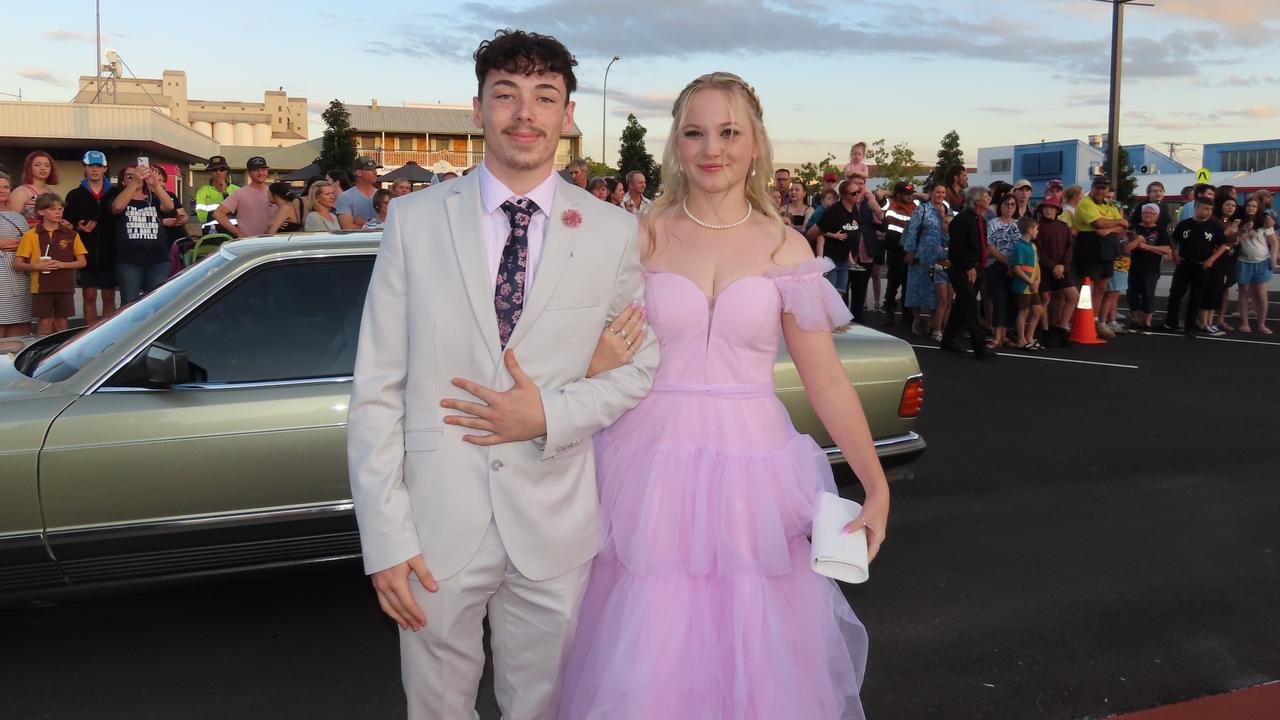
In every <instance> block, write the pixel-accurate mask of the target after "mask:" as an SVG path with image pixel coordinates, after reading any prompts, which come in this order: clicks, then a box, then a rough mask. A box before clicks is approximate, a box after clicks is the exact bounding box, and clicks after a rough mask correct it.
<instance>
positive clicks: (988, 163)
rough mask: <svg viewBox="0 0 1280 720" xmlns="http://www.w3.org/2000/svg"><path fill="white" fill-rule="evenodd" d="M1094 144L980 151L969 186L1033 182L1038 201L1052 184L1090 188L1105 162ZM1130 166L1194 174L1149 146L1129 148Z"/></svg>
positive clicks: (1096, 140) (1034, 145) (1043, 144)
mask: <svg viewBox="0 0 1280 720" xmlns="http://www.w3.org/2000/svg"><path fill="white" fill-rule="evenodd" d="M1090 141H1091V142H1088V143H1086V142H1084V141H1082V140H1055V141H1052V142H1038V143H1026V144H1023V145H1008V146H1005V147H998V148H981V149H979V150H978V163H977V171H978V172H977V173H975V174H974V175H972V176H971V177H970V178H969V184H970V185H973V184H975V183H976V184H980V185H990V184H991V183H992V182H994V181H996V180H1003V181H1005V182H1008V183H1012V182H1013V181H1014V180H1015V179H1021V178H1026V179H1028V180H1030V181H1031V185H1032V188H1033V194H1034V196H1035V197H1037V198H1039V197H1043V196H1044V188H1045V186H1046V185H1047V184H1048V183H1049V181H1050V180H1054V179H1060V180H1062V182H1063V183H1064V184H1066V185H1083V186H1085V187H1088V186H1089V182H1090V180H1091V179H1092V178H1093V176H1094V175H1096V174H1097V173H1098V172H1099V171H1100V168H1101V167H1102V163H1103V160H1104V157H1105V156H1104V152H1105V148H1104V147H1103V146H1102V142H1101V138H1100V137H1099V136H1096V135H1095V136H1093V137H1092V138H1090ZM1124 149H1125V150H1126V151H1127V152H1128V153H1129V163H1130V164H1131V165H1132V166H1133V171H1134V174H1135V175H1144V176H1145V175H1159V174H1177V173H1188V172H1195V171H1194V170H1192V169H1191V168H1188V167H1186V166H1185V165H1183V164H1182V163H1180V162H1178V161H1176V160H1174V159H1172V158H1170V157H1169V156H1168V155H1166V154H1164V153H1162V152H1160V151H1159V150H1157V149H1155V148H1153V147H1151V146H1150V145H1126V146H1124Z"/></svg>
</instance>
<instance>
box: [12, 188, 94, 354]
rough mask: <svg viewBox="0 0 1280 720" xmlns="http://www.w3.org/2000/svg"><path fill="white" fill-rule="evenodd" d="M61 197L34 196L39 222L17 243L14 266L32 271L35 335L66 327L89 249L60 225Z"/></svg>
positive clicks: (77, 237)
mask: <svg viewBox="0 0 1280 720" xmlns="http://www.w3.org/2000/svg"><path fill="white" fill-rule="evenodd" d="M62 209H63V203H62V198H61V197H60V196H59V195H58V194H57V193H41V194H40V195H38V196H37V197H36V204H35V213H36V215H37V216H38V217H39V220H40V222H39V224H37V225H36V226H35V227H34V228H32V229H30V230H28V231H27V233H26V234H25V235H23V236H22V240H21V241H20V242H19V243H18V249H17V251H16V253H15V255H14V258H13V269H14V270H18V271H26V272H30V273H31V312H32V314H33V315H35V316H36V320H37V321H38V322H37V325H36V334H37V335H40V336H44V335H48V334H49V333H51V332H54V331H58V330H66V329H67V320H68V319H69V318H70V317H71V316H72V315H74V314H75V311H76V302H75V293H76V270H78V269H80V268H82V267H84V266H85V259H86V258H87V256H88V255H89V251H87V250H85V247H84V243H83V242H81V240H80V236H79V235H77V234H76V232H75V231H73V230H69V229H67V228H65V227H63V225H62Z"/></svg>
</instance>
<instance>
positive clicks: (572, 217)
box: [560, 208, 582, 228]
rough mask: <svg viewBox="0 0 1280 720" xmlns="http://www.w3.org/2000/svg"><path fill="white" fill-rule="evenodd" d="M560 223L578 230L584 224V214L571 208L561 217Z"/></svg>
mask: <svg viewBox="0 0 1280 720" xmlns="http://www.w3.org/2000/svg"><path fill="white" fill-rule="evenodd" d="M560 222H562V223H564V226H565V227H567V228H576V227H578V226H579V225H581V224H582V213H580V212H578V211H577V210H575V209H573V208H569V209H568V210H565V211H564V214H562V215H561V216H560Z"/></svg>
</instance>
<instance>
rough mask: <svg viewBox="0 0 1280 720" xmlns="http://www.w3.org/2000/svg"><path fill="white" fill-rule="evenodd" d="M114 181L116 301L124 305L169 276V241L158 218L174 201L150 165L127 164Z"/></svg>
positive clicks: (168, 212) (165, 214) (169, 213)
mask: <svg viewBox="0 0 1280 720" xmlns="http://www.w3.org/2000/svg"><path fill="white" fill-rule="evenodd" d="M117 180H118V184H119V186H120V187H119V188H118V191H113V192H115V194H114V196H113V199H112V201H111V214H112V215H113V216H114V218H115V240H116V281H117V282H118V283H119V285H120V302H121V304H124V305H127V304H129V303H131V302H133V301H134V300H137V299H138V298H139V297H141V296H142V295H144V294H146V293H149V292H151V291H152V290H155V289H156V288H158V287H160V285H161V284H162V283H163V282H164V281H165V280H166V279H167V278H168V277H169V242H168V239H167V237H166V236H165V233H164V230H163V225H161V222H160V221H161V219H162V218H163V217H168V216H172V215H173V213H174V202H173V197H172V196H170V195H169V192H168V191H167V190H165V189H164V186H163V185H161V184H160V176H159V175H158V174H156V173H154V172H152V171H151V168H150V167H139V166H137V165H129V166H127V167H125V168H124V169H122V170H121V171H120V175H119V177H118V178H117Z"/></svg>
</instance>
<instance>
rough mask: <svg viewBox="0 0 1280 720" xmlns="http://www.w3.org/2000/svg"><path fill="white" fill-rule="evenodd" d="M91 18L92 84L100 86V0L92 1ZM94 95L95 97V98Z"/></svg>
mask: <svg viewBox="0 0 1280 720" xmlns="http://www.w3.org/2000/svg"><path fill="white" fill-rule="evenodd" d="M93 19H94V27H95V29H96V31H95V33H94V38H95V40H96V48H97V50H96V54H95V55H94V56H93V67H94V70H93V76H94V77H95V78H97V80H95V81H94V85H97V86H99V87H101V85H102V0H94V3H93ZM96 97H97V96H96V95H95V99H96Z"/></svg>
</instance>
